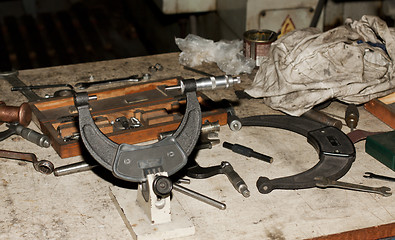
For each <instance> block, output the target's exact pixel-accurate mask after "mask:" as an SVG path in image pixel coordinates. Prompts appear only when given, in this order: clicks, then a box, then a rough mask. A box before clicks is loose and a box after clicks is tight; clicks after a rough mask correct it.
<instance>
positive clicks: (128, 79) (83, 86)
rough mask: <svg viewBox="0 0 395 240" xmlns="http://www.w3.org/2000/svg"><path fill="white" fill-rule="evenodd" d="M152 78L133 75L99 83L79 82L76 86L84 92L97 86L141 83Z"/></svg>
mask: <svg viewBox="0 0 395 240" xmlns="http://www.w3.org/2000/svg"><path fill="white" fill-rule="evenodd" d="M150 78H151V75H150V74H148V73H145V74H143V75H142V76H141V77H139V76H138V75H132V76H129V77H124V78H115V79H108V80H102V81H97V82H79V83H77V84H75V87H76V88H78V89H79V90H84V89H87V88H89V87H92V86H97V85H104V84H111V83H116V82H139V81H141V80H149V79H150Z"/></svg>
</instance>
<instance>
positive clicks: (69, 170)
mask: <svg viewBox="0 0 395 240" xmlns="http://www.w3.org/2000/svg"><path fill="white" fill-rule="evenodd" d="M97 166H98V165H90V164H88V163H86V162H85V161H82V162H77V163H72V164H68V165H65V166H61V167H57V168H55V170H54V171H53V174H54V175H55V176H56V177H60V176H64V175H69V174H73V173H79V172H84V171H88V170H91V169H92V168H94V167H97Z"/></svg>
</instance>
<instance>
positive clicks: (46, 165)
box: [0, 150, 55, 174]
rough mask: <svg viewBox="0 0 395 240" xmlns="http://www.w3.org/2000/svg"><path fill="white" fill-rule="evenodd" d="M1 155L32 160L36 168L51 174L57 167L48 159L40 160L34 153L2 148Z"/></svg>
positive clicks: (38, 170)
mask: <svg viewBox="0 0 395 240" xmlns="http://www.w3.org/2000/svg"><path fill="white" fill-rule="evenodd" d="M0 157H3V158H8V159H15V160H22V161H28V162H32V163H33V167H34V169H35V170H36V171H37V172H40V173H43V174H51V173H52V172H53V170H54V168H55V167H54V165H53V163H52V162H50V161H48V160H41V161H38V160H37V157H36V155H35V154H34V153H24V152H13V151H7V150H0Z"/></svg>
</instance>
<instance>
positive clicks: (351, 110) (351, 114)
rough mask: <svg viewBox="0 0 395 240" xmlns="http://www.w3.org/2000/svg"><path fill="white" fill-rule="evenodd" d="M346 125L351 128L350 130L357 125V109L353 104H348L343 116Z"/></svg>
mask: <svg viewBox="0 0 395 240" xmlns="http://www.w3.org/2000/svg"><path fill="white" fill-rule="evenodd" d="M344 120H345V121H346V124H347V126H348V127H349V128H350V129H351V132H352V131H354V129H355V128H356V127H357V125H358V120H359V111H358V108H357V106H356V105H355V104H349V105H348V106H347V109H346V115H345V116H344Z"/></svg>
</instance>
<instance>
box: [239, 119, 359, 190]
mask: <svg viewBox="0 0 395 240" xmlns="http://www.w3.org/2000/svg"><path fill="white" fill-rule="evenodd" d="M241 123H242V124H243V126H259V127H274V128H281V129H285V130H290V131H292V132H295V133H298V134H301V135H302V136H304V137H306V138H307V141H308V142H309V143H310V144H311V145H312V146H313V147H314V148H315V149H316V150H317V152H318V155H319V159H320V161H319V162H318V163H317V164H316V165H315V166H314V167H312V168H311V169H309V170H307V171H305V172H302V173H299V174H296V175H293V176H288V177H282V178H276V179H272V180H270V179H269V178H267V177H260V178H259V179H258V181H257V183H256V185H257V187H258V190H259V192H261V193H263V194H267V193H270V192H271V191H272V190H274V189H304V188H312V187H315V186H316V181H315V180H314V178H315V177H318V176H323V177H327V178H329V179H333V180H337V179H339V178H341V177H342V176H344V175H345V174H346V173H347V172H348V170H349V169H350V168H351V165H352V163H353V162H354V160H355V148H354V144H353V143H352V142H351V140H350V139H349V138H348V137H347V135H345V134H344V133H343V132H342V131H341V130H339V129H338V128H336V127H332V126H326V125H325V124H323V123H319V122H316V121H313V120H310V119H306V118H300V117H292V116H286V115H265V116H251V117H246V118H242V119H241Z"/></svg>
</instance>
